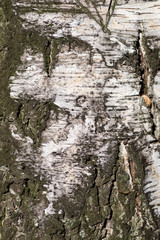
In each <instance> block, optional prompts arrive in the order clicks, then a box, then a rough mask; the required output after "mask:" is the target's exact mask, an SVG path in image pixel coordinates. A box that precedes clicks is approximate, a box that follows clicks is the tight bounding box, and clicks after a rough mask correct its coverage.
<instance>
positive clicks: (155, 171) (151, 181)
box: [144, 143, 160, 216]
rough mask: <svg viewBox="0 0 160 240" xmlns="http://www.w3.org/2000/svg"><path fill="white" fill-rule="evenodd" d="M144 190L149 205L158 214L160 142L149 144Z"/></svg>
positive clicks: (159, 202) (159, 207) (159, 201)
mask: <svg viewBox="0 0 160 240" xmlns="http://www.w3.org/2000/svg"><path fill="white" fill-rule="evenodd" d="M144 192H145V193H148V194H149V197H150V202H149V204H150V206H151V207H152V208H153V209H154V212H155V213H156V214H157V215H158V216H160V144H159V143H158V144H151V155H150V156H149V158H148V166H147V167H146V178H145V186H144Z"/></svg>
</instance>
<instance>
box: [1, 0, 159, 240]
mask: <svg viewBox="0 0 160 240" xmlns="http://www.w3.org/2000/svg"><path fill="white" fill-rule="evenodd" d="M78 2H79V1H78ZM81 3H82V5H83V6H84V7H86V8H87V9H88V12H87V11H85V9H84V8H83V7H82V6H81V4H78V3H77V1H66V2H65V1H63V2H62V1H58V2H55V1H41V2H40V1H29V2H28V1H12V5H13V9H14V12H15V14H16V16H17V15H18V17H19V18H20V20H21V21H22V20H23V22H22V30H21V31H22V35H23V37H24V38H23V41H24V45H23V46H22V47H21V54H20V55H21V56H20V62H19V63H18V64H17V66H16V69H15V71H13V74H11V73H10V74H9V76H8V77H9V80H10V84H9V87H10V96H11V98H13V99H14V101H15V104H16V102H18V110H17V115H16V118H15V119H14V120H12V121H11V123H10V127H9V129H10V132H11V135H12V138H13V139H14V141H16V144H18V147H17V153H16V152H15V157H16V161H17V162H18V163H17V164H20V165H21V164H22V165H23V166H25V168H29V169H30V170H31V171H32V174H34V175H35V176H36V177H37V178H38V177H40V180H41V181H42V179H43V181H44V183H43V182H42V185H43V187H44V189H43V190H41V192H43V194H44V196H46V197H47V199H48V203H45V202H44V201H45V200H43V201H42V200H40V199H39V200H40V201H39V202H37V203H36V202H35V204H34V206H31V208H32V209H33V210H34V214H33V215H34V217H33V218H34V220H33V222H34V224H35V226H37V227H38V226H39V225H40V227H39V228H38V230H37V232H38V234H39V236H38V237H40V236H41V235H40V234H42V230H43V227H41V226H45V224H46V222H47V219H54V221H57V222H56V223H55V222H54V224H53V225H54V227H53V228H52V229H50V230H48V232H49V233H47V232H45V230H44V232H45V234H46V235H45V237H46V239H47V236H48V235H47V234H49V235H50V237H51V239H56V237H57V239H58V237H61V238H64V239H115V236H116V237H117V239H122V238H123V239H125V236H127V237H126V239H132V238H135V239H137V240H138V239H142V238H145V239H147V234H148V232H150V234H152V238H153V239H156V236H158V235H157V233H156V227H158V225H157V226H156V223H158V219H159V214H160V209H159V203H160V196H159V174H160V170H159V119H158V113H159V108H158V101H159V100H158V99H159V94H158V88H157V85H158V79H159V72H158V70H159V69H158V68H159V66H158V61H159V49H158V48H159V41H158V38H159V36H158V34H159V32H158V33H157V27H158V25H159V21H160V20H159V18H160V16H159V5H158V2H141V3H138V4H137V3H134V1H130V2H129V3H127V4H125V3H123V1H121V2H118V3H117V6H116V8H115V10H114V14H113V16H112V18H110V21H109V24H108V28H109V29H110V31H111V35H108V33H106V32H105V31H104V23H105V22H106V21H107V19H106V13H107V11H108V7H109V2H105V1H97V2H96V3H95V4H93V2H92V1H91V2H86V3H85V2H84V1H81ZM4 6H5V4H4ZM89 13H91V15H90V14H89ZM97 21H98V22H97ZM101 23H102V24H101ZM153 37H154V39H155V38H156V39H157V41H156V42H153V41H152V38H153ZM154 58H157V63H155V64H154V65H153V59H154ZM141 95H146V96H147V97H149V98H151V100H152V108H151V110H150V108H148V107H147V105H146V104H145V101H144V99H143V98H142V97H141ZM143 161H145V164H144V163H143ZM22 165H21V166H22ZM143 166H145V171H146V174H145V185H144V191H145V192H146V193H148V196H149V199H148V200H149V204H150V206H151V208H152V210H153V214H154V219H155V222H154V220H153V218H152V216H151V213H150V210H149V209H148V207H147V203H146V199H145V197H144V195H143V192H142V189H141V186H142V182H141V181H142V180H143V178H144V175H143ZM3 169H4V168H3ZM5 171H8V170H6V169H5ZM24 172H25V170H24ZM29 181H30V180H29V179H28V180H27V182H25V184H26V187H27V188H29V189H30V191H31V188H32V186H30V185H29V183H28V182H29ZM32 183H33V182H32ZM13 186H14V185H13ZM13 186H12V184H11V186H10V185H9V187H8V189H9V190H8V192H9V193H10V194H11V195H13V196H17V194H18V193H17V192H16V190H15V188H13ZM34 187H35V186H34V185H33V188H34ZM35 195H36V193H35ZM24 201H25V199H24ZM132 204H133V205H132ZM125 205H126V206H125ZM40 208H41V210H40ZM70 208H72V209H70ZM127 208H129V210H128V209H127ZM20 209H21V208H20ZM19 211H21V210H19ZM95 212H96V214H95ZM97 213H99V214H97ZM52 215H53V216H52ZM77 216H78V218H80V222H79V221H78V219H77ZM6 219H7V217H6V215H5V217H3V224H4V223H5V221H6ZM139 219H140V220H139ZM146 219H147V220H146ZM156 220H157V222H156ZM21 221H22V220H21ZM50 221H52V220H50ZM126 222H127V224H126ZM144 225H145V230H142V228H143V226H144ZM73 226H74V227H73ZM136 226H137V228H138V230H137V231H138V234H140V238H139V237H138V236H137V235H136V234H137V233H136V230H135V227H136ZM119 227H120V229H119ZM32 228H33V227H32ZM126 229H127V230H126ZM18 231H19V230H18ZM152 231H153V232H155V233H154V234H153V233H152ZM22 232H24V234H25V230H24V229H23V230H22ZM16 234H18V233H16ZM125 234H126V235H125ZM22 235H23V234H22ZM16 236H17V235H16ZM35 236H36V235H35ZM52 237H53V238H52Z"/></svg>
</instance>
